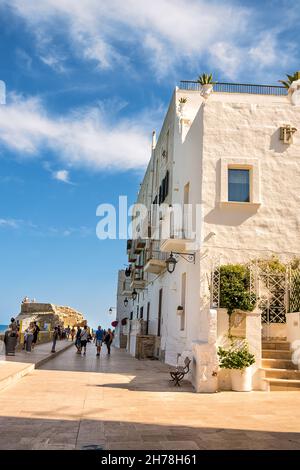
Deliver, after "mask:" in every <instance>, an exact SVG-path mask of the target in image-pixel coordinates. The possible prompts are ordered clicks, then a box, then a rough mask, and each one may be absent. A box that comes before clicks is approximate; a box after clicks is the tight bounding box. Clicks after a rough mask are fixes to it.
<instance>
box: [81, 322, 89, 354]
mask: <svg viewBox="0 0 300 470" xmlns="http://www.w3.org/2000/svg"><path fill="white" fill-rule="evenodd" d="M88 336H89V331H88V327H87V325H84V327H83V330H82V331H81V333H80V343H81V350H83V355H84V356H85V354H86V345H87V340H88Z"/></svg>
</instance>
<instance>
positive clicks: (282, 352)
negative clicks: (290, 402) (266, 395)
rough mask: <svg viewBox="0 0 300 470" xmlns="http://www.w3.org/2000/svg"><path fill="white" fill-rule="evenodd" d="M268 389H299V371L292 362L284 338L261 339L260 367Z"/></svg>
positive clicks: (288, 344) (287, 344) (290, 353)
mask: <svg viewBox="0 0 300 470" xmlns="http://www.w3.org/2000/svg"><path fill="white" fill-rule="evenodd" d="M261 370H262V371H263V372H264V378H263V379H262V380H263V381H264V382H265V383H266V389H267V390H269V391H271V392H272V391H296V390H299V391H300V371H299V370H298V367H297V365H295V364H294V363H293V362H292V352H291V350H290V343H288V342H287V341H284V340H277V339H272V340H268V341H266V340H263V342H262V367H261Z"/></svg>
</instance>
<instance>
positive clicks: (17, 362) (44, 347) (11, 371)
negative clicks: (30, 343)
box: [0, 340, 72, 390]
mask: <svg viewBox="0 0 300 470" xmlns="http://www.w3.org/2000/svg"><path fill="white" fill-rule="evenodd" d="M51 346H52V342H50V343H44V344H38V345H37V346H36V347H35V348H34V349H33V351H32V352H31V353H26V352H25V351H17V352H16V355H15V356H5V355H3V352H4V351H2V350H1V353H2V354H0V390H2V389H3V388H5V387H7V386H8V385H11V384H12V383H15V382H16V381H17V380H19V379H20V378H21V377H23V376H24V375H27V374H28V373H29V372H31V371H32V370H33V369H34V368H37V367H40V366H41V365H42V364H44V363H45V362H47V361H49V360H52V359H53V357H55V356H57V355H58V354H60V353H62V352H63V351H64V350H66V349H67V348H68V347H71V346H72V343H71V342H69V341H67V340H62V341H58V342H57V343H56V353H55V354H53V353H51V352H50V351H51Z"/></svg>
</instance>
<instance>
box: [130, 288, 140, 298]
mask: <svg viewBox="0 0 300 470" xmlns="http://www.w3.org/2000/svg"><path fill="white" fill-rule="evenodd" d="M137 295H138V293H137V291H136V290H135V289H133V291H132V293H131V297H132V300H136V298H137Z"/></svg>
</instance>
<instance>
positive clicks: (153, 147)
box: [152, 131, 156, 150]
mask: <svg viewBox="0 0 300 470" xmlns="http://www.w3.org/2000/svg"><path fill="white" fill-rule="evenodd" d="M155 147H156V132H155V131H153V132H152V150H154V149H155Z"/></svg>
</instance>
